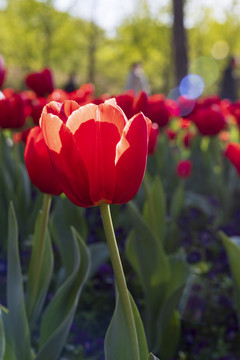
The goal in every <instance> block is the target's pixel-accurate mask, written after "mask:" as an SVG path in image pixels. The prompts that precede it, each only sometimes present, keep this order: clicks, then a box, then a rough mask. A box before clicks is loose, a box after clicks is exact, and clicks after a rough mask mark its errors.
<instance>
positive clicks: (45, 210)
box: [27, 194, 52, 318]
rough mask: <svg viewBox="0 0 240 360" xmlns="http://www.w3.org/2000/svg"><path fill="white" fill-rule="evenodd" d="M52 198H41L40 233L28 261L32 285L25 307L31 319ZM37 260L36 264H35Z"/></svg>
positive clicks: (48, 196)
mask: <svg viewBox="0 0 240 360" xmlns="http://www.w3.org/2000/svg"><path fill="white" fill-rule="evenodd" d="M51 200H52V197H51V195H49V194H44V196H43V207H42V217H41V224H40V231H39V236H38V237H35V236H34V239H35V240H37V241H36V242H34V243H33V249H32V256H31V260H30V267H29V274H28V275H29V283H30V284H32V285H33V287H32V289H31V297H30V299H29V301H30V303H29V304H28V306H27V310H28V315H29V317H30V318H31V315H32V312H33V309H34V306H35V301H36V298H37V295H38V294H37V293H38V287H39V279H40V275H41V270H42V262H43V255H44V248H45V239H46V232H47V225H48V218H49V211H50V206H51ZM36 260H37V263H36ZM32 276H34V281H30V278H31V277H32Z"/></svg>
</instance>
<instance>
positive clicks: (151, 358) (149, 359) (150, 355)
mask: <svg viewBox="0 0 240 360" xmlns="http://www.w3.org/2000/svg"><path fill="white" fill-rule="evenodd" d="M148 360H159V358H157V357H156V356H155V355H153V354H152V353H151V354H149V357H148Z"/></svg>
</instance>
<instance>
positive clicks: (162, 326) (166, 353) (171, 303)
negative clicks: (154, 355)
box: [153, 255, 190, 359]
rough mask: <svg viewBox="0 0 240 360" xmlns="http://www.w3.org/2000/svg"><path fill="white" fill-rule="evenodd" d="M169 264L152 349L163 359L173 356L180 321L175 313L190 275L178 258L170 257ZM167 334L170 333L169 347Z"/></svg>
mask: <svg viewBox="0 0 240 360" xmlns="http://www.w3.org/2000/svg"><path fill="white" fill-rule="evenodd" d="M169 264H170V268H171V276H170V279H169V281H168V283H167V286H166V288H165V293H164V295H165V301H164V303H163V304H162V306H161V308H159V314H158V317H157V320H156V321H155V324H156V327H155V332H154V342H153V343H154V345H153V349H154V350H155V351H156V352H158V353H161V354H162V356H163V359H169V358H171V356H172V355H174V353H175V350H176V347H177V344H178V342H179V337H180V319H179V316H178V312H177V311H176V309H177V305H178V303H179V300H180V298H181V295H182V292H183V289H184V286H185V283H186V281H187V278H188V276H189V274H190V268H189V266H188V265H187V264H186V263H185V262H184V259H181V258H180V257H178V256H176V255H175V256H173V255H172V256H170V257H169ZM167 333H171V337H169V338H171V342H170V344H171V346H170V347H169V341H167V339H168V337H167V336H166V334H167Z"/></svg>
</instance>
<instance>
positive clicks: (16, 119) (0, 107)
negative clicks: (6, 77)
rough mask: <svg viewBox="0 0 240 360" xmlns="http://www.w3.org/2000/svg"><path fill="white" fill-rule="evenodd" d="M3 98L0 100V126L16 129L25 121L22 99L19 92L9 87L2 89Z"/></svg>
mask: <svg viewBox="0 0 240 360" xmlns="http://www.w3.org/2000/svg"><path fill="white" fill-rule="evenodd" d="M3 94H4V96H5V98H4V99H1V100H0V128H2V129H17V128H20V127H22V126H23V125H24V123H25V112H24V101H23V99H22V97H21V95H20V94H17V93H14V92H13V91H12V90H11V89H6V90H4V91H3Z"/></svg>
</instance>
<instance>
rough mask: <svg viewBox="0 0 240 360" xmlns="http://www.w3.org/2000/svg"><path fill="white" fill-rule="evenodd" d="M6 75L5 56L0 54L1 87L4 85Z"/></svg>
mask: <svg viewBox="0 0 240 360" xmlns="http://www.w3.org/2000/svg"><path fill="white" fill-rule="evenodd" d="M5 76H6V67H5V62H4V59H3V57H2V56H1V55H0V88H1V87H2V86H3V83H4V80H5Z"/></svg>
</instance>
